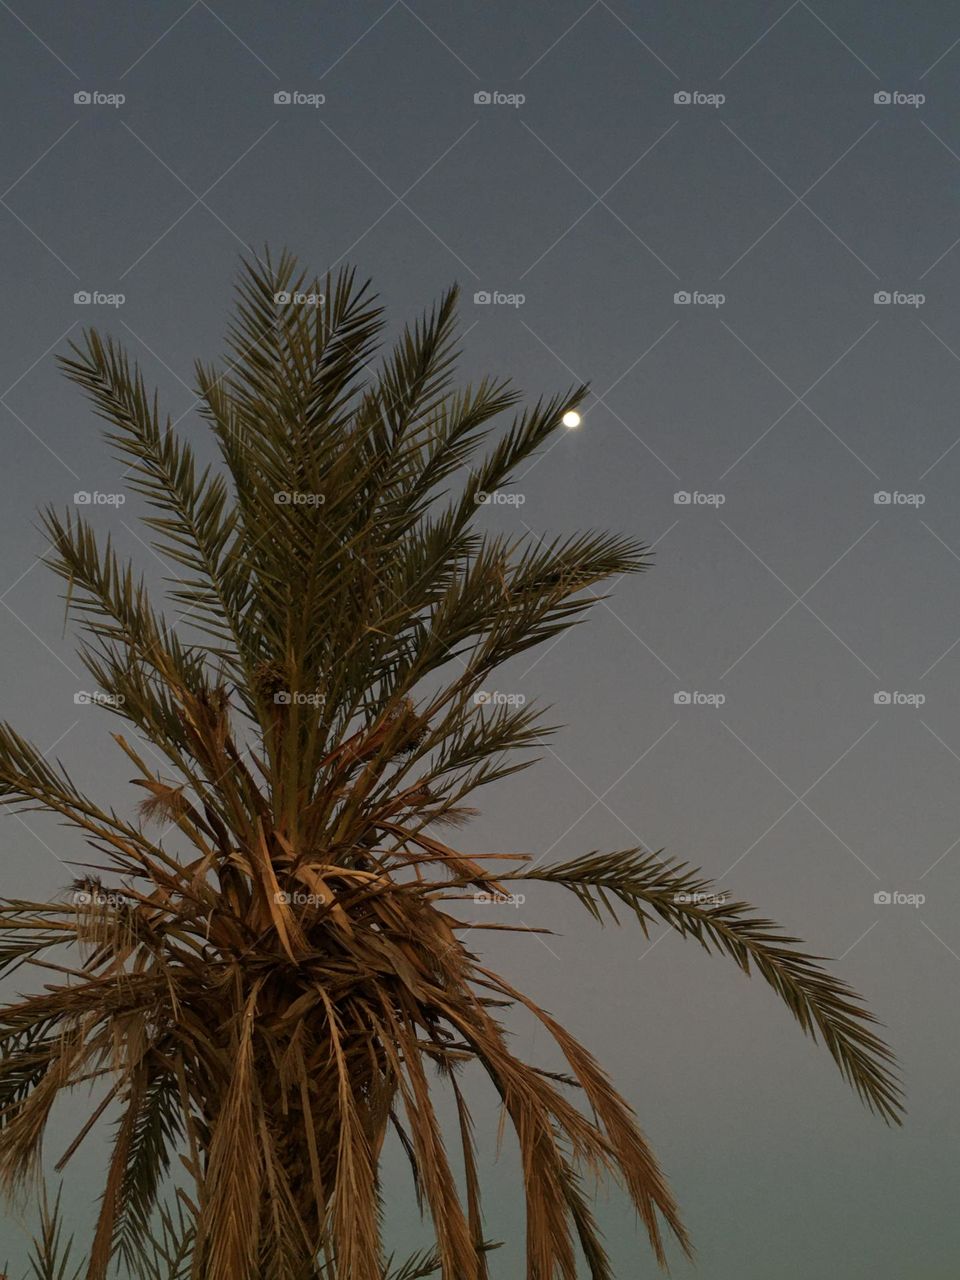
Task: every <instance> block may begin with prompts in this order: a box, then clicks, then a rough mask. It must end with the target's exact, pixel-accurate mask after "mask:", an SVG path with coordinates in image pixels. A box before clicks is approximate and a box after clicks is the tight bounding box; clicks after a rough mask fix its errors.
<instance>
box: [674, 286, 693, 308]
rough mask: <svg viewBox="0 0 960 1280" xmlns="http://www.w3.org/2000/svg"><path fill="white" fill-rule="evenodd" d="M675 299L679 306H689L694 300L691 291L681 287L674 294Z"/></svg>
mask: <svg viewBox="0 0 960 1280" xmlns="http://www.w3.org/2000/svg"><path fill="white" fill-rule="evenodd" d="M673 300H674V302H675V303H676V305H677V306H678V307H688V306H689V305H690V302H691V301H692V299H691V297H690V294H689V292H688V291H687V290H686V289H680V290H678V291H677V292H676V293H675V294H674V295H673Z"/></svg>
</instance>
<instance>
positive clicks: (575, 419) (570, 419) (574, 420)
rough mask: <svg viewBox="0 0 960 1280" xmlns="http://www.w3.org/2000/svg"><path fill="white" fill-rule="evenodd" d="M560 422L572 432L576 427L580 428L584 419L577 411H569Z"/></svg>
mask: <svg viewBox="0 0 960 1280" xmlns="http://www.w3.org/2000/svg"><path fill="white" fill-rule="evenodd" d="M560 421H561V422H562V423H563V425H564V426H565V427H569V428H570V429H571V430H572V429H573V428H574V427H579V425H580V423H581V421H582V419H581V417H580V415H579V413H577V411H576V410H575V409H568V410H567V412H566V413H565V414H564V415H563V417H562V418H561V419H560Z"/></svg>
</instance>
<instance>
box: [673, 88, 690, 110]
mask: <svg viewBox="0 0 960 1280" xmlns="http://www.w3.org/2000/svg"><path fill="white" fill-rule="evenodd" d="M673 100H674V102H675V103H676V104H677V106H678V107H688V106H689V105H690V92H689V90H687V89H680V90H679V91H678V92H677V93H675V94H674V95H673Z"/></svg>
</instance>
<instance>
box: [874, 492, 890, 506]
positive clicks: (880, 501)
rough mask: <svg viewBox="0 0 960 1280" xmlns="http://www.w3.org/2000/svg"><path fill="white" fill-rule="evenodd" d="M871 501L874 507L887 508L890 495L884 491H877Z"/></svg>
mask: <svg viewBox="0 0 960 1280" xmlns="http://www.w3.org/2000/svg"><path fill="white" fill-rule="evenodd" d="M873 501H874V505H875V506H878V507H889V505H890V494H889V493H888V492H887V490H886V489H878V490H877V492H876V493H875V494H874V495H873Z"/></svg>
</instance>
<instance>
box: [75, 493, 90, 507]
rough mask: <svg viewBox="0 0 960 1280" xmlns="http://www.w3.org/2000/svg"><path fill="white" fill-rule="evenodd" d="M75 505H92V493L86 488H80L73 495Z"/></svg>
mask: <svg viewBox="0 0 960 1280" xmlns="http://www.w3.org/2000/svg"><path fill="white" fill-rule="evenodd" d="M73 503H74V506H77V507H86V506H89V505H90V494H89V493H87V491H86V489H80V490H78V491H77V493H75V494H74V495H73Z"/></svg>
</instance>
